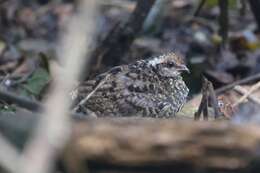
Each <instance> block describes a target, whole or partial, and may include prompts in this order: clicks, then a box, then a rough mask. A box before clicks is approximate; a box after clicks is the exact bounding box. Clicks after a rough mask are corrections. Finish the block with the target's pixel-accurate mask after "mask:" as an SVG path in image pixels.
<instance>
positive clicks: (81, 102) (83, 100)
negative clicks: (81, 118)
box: [73, 75, 110, 112]
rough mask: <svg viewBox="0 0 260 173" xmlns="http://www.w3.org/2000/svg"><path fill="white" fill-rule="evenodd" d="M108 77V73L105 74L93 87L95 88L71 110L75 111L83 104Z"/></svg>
mask: <svg viewBox="0 0 260 173" xmlns="http://www.w3.org/2000/svg"><path fill="white" fill-rule="evenodd" d="M109 77H110V75H106V77H105V78H104V79H102V81H101V82H100V83H99V84H98V85H97V86H96V87H95V89H93V90H92V91H91V92H90V93H89V94H88V95H87V96H86V97H85V98H84V99H82V100H81V101H80V102H79V103H78V104H77V105H76V106H75V108H74V109H73V112H76V111H77V109H78V108H79V107H80V106H82V105H84V104H85V103H86V102H87V101H88V99H89V98H90V97H91V96H92V95H93V94H94V93H95V92H96V91H97V90H98V89H99V88H100V87H101V86H102V85H103V84H104V83H105V82H106V81H107V79H108V78H109Z"/></svg>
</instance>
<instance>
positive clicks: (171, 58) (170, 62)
mask: <svg viewBox="0 0 260 173" xmlns="http://www.w3.org/2000/svg"><path fill="white" fill-rule="evenodd" d="M148 65H149V66H152V67H153V68H154V69H155V70H156V72H157V73H158V74H159V75H161V76H163V77H177V76H179V75H180V74H181V72H183V71H186V72H189V69H188V68H187V67H186V65H185V63H184V61H183V59H182V58H180V56H177V55H176V54H175V53H168V54H164V55H161V56H158V57H155V58H152V59H150V60H149V61H148Z"/></svg>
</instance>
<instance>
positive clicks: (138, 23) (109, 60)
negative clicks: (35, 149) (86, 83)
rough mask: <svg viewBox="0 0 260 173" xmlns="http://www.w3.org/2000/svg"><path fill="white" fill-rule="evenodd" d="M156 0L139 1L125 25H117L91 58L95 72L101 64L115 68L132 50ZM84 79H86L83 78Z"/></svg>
mask: <svg viewBox="0 0 260 173" xmlns="http://www.w3.org/2000/svg"><path fill="white" fill-rule="evenodd" d="M154 2H155V0H149V1H147V0H139V1H137V4H136V7H135V10H134V11H133V13H132V14H131V16H130V17H129V20H128V21H127V22H125V21H124V22H125V23H123V22H122V23H119V24H118V25H116V26H115V27H114V28H113V29H112V30H111V32H110V33H108V34H107V37H106V38H105V39H104V40H103V41H102V42H101V43H100V44H99V45H98V46H97V48H96V49H95V50H94V51H93V53H92V55H91V57H92V58H93V61H95V62H93V63H94V64H95V65H94V66H93V68H94V69H92V70H93V71H95V70H97V69H98V68H99V66H100V65H101V64H105V65H106V66H110V67H111V66H115V65H118V64H119V63H120V60H121V58H122V57H123V55H124V54H125V53H126V51H127V50H128V49H129V48H130V46H131V44H132V42H133V41H134V38H135V37H136V36H137V35H138V33H139V32H140V31H141V29H142V26H143V23H144V21H145V19H146V17H147V15H148V14H149V11H150V9H151V8H152V6H153V4H154ZM83 78H84V77H83Z"/></svg>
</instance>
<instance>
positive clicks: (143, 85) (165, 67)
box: [76, 54, 189, 118]
mask: <svg viewBox="0 0 260 173" xmlns="http://www.w3.org/2000/svg"><path fill="white" fill-rule="evenodd" d="M171 61H179V60H178V59H177V57H176V55H175V54H167V55H162V56H159V57H155V58H153V59H148V60H141V61H137V62H136V63H134V64H130V65H123V66H117V67H114V68H112V69H111V70H109V71H108V72H106V73H103V74H101V75H99V76H97V77H96V78H95V79H94V80H89V81H86V82H83V83H82V84H80V85H79V86H78V87H77V89H76V91H77V93H78V94H77V100H78V103H79V104H78V105H80V106H79V107H78V111H82V110H84V109H88V110H90V111H92V112H94V113H95V114H96V115H97V116H98V117H104V116H113V117H114V116H123V117H125V116H143V117H165V118H169V117H174V115H175V114H176V112H178V111H179V109H180V108H181V107H182V106H183V104H184V103H185V101H186V97H187V95H188V91H189V90H188V88H187V87H186V85H185V83H184V81H183V80H182V77H181V75H180V73H179V71H181V70H187V68H186V66H184V65H183V64H181V63H179V62H171ZM178 63H179V64H178ZM177 66H178V68H180V69H175V70H173V71H169V69H170V68H176V67H177ZM86 98H87V99H86ZM84 99H85V100H84ZM83 100H84V101H83ZM82 101H83V102H82ZM80 102H81V103H80Z"/></svg>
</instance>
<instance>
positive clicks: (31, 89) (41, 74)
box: [22, 68, 50, 97]
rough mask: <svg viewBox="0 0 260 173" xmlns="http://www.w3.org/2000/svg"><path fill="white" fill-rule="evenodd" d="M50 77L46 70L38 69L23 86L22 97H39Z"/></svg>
mask: <svg viewBox="0 0 260 173" xmlns="http://www.w3.org/2000/svg"><path fill="white" fill-rule="evenodd" d="M49 81H50V75H49V73H48V72H47V70H45V69H43V68H38V69H37V70H35V72H34V73H33V74H32V76H31V77H30V78H29V79H28V80H27V81H26V83H24V84H23V90H22V95H26V96H28V95H29V96H35V97H39V96H40V94H41V91H42V90H43V88H44V87H45V86H46V85H47V84H48V83H49Z"/></svg>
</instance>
